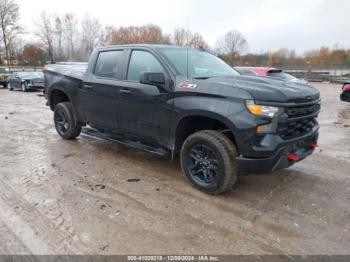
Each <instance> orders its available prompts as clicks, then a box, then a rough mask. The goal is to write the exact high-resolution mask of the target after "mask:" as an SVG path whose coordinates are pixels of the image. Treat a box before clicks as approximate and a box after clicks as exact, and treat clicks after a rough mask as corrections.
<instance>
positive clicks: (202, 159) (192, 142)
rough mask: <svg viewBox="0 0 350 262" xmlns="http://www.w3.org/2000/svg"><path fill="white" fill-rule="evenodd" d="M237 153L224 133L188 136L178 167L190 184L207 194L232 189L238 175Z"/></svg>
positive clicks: (209, 132) (201, 133)
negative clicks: (179, 166)
mask: <svg viewBox="0 0 350 262" xmlns="http://www.w3.org/2000/svg"><path fill="white" fill-rule="evenodd" d="M236 155H237V150H236V147H235V145H234V144H233V143H232V142H231V140H229V139H228V138H227V137H226V136H225V135H224V134H222V133H220V132H218V131H213V130H204V131H199V132H196V133H194V134H192V135H190V136H189V137H188V138H187V139H186V140H185V142H184V143H183V145H182V148H181V155H180V159H181V168H182V172H183V174H184V176H185V177H186V178H187V179H188V180H189V181H190V182H191V184H192V185H193V186H194V187H196V188H198V189H199V190H201V191H204V192H206V193H209V194H220V193H224V192H226V191H229V190H231V188H232V187H233V185H234V184H235V182H236V180H237V176H238V172H237V169H236V165H235V157H236Z"/></svg>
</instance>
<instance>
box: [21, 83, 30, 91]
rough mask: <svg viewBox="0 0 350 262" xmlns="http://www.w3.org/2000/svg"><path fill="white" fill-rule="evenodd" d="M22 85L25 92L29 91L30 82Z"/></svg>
mask: <svg viewBox="0 0 350 262" xmlns="http://www.w3.org/2000/svg"><path fill="white" fill-rule="evenodd" d="M21 87H22V91H23V92H27V91H28V84H27V83H26V82H24V83H22V84H21Z"/></svg>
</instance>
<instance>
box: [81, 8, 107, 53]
mask: <svg viewBox="0 0 350 262" xmlns="http://www.w3.org/2000/svg"><path fill="white" fill-rule="evenodd" d="M81 29H82V37H81V41H82V48H81V49H82V51H83V52H84V55H86V54H90V53H91V52H92V50H93V49H94V48H95V47H96V46H97V45H98V44H100V42H101V40H102V35H103V34H102V25H101V23H100V22H99V21H98V19H96V18H91V17H90V16H89V15H86V16H85V17H84V19H83V21H82V22H81Z"/></svg>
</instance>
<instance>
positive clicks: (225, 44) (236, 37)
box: [216, 30, 248, 63]
mask: <svg viewBox="0 0 350 262" xmlns="http://www.w3.org/2000/svg"><path fill="white" fill-rule="evenodd" d="M216 48H217V52H218V53H219V54H220V55H226V56H228V57H229V60H230V62H231V63H232V62H233V61H234V59H235V58H236V57H237V56H238V55H240V54H241V53H242V52H244V51H246V50H247V49H248V42H247V40H246V39H245V38H244V36H243V35H242V34H241V33H240V32H239V31H237V30H232V31H230V32H228V33H226V34H225V35H224V36H222V37H220V38H219V39H218V41H217V43H216Z"/></svg>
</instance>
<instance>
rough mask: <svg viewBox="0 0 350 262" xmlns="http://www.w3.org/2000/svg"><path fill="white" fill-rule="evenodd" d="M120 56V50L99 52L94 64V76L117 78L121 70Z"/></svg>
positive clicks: (121, 52)
mask: <svg viewBox="0 0 350 262" xmlns="http://www.w3.org/2000/svg"><path fill="white" fill-rule="evenodd" d="M122 54H123V51H122V50H116V51H103V52H100V53H99V55H98V58H97V62H96V67H95V75H97V76H101V77H107V78H118V75H119V73H120V70H121V64H122V63H121V59H122Z"/></svg>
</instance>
